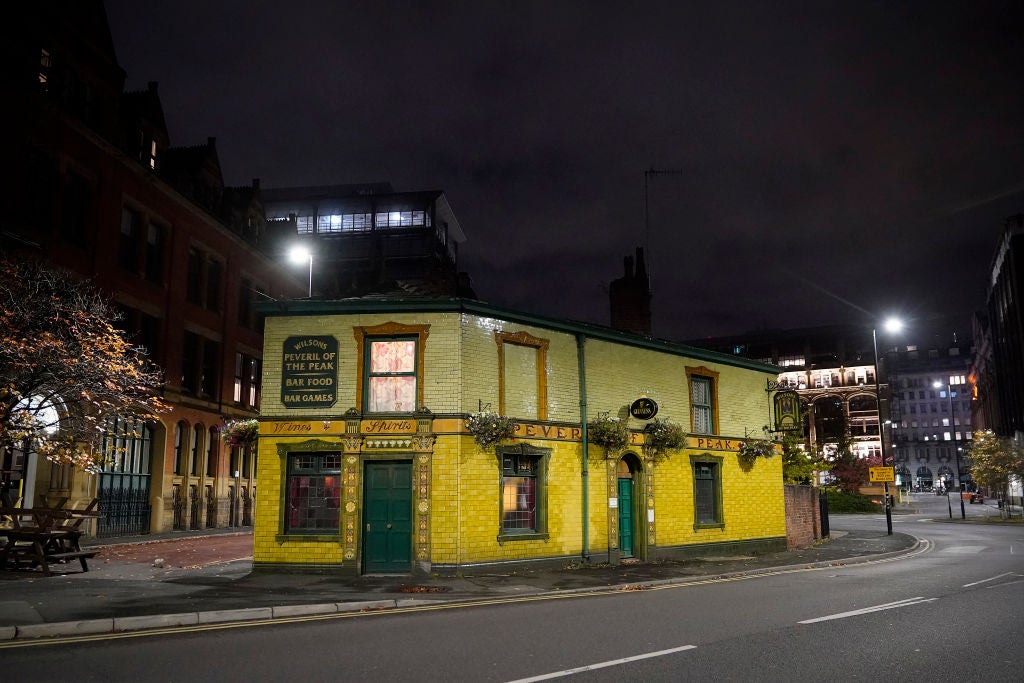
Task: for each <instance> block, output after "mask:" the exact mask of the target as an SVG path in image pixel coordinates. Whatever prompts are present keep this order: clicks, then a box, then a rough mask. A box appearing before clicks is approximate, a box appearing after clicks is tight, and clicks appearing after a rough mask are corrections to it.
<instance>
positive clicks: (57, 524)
mask: <svg viewBox="0 0 1024 683" xmlns="http://www.w3.org/2000/svg"><path fill="white" fill-rule="evenodd" d="M65 502H66V499H65V500H61V501H60V502H59V503H58V505H59V507H52V508H51V507H37V508H0V519H6V520H7V521H8V522H9V523H10V524H11V525H12V526H11V528H8V529H0V536H4V537H6V543H4V544H2V545H0V568H3V567H7V566H11V567H14V568H20V567H21V566H22V565H24V564H27V565H29V566H31V567H39V568H41V569H42V571H43V574H44V575H45V576H50V574H51V573H52V572H51V571H50V563H51V562H67V561H69V560H78V561H79V562H80V563H81V565H82V571H83V572H87V571H89V565H88V563H87V562H86V560H87V559H89V558H92V557H95V556H96V555H97V553H98V552H99V551H98V550H82V547H81V545H80V542H79V540H80V539H81V536H82V530H81V528H80V526H81V523H82V521H84V520H85V519H87V518H95V517H98V516H99V513H98V512H95V511H94V510H93V508H94V507H95V505H96V502H97V501H96V500H93V502H92V503H90V504H89V506H88V507H87V508H86V509H85V510H67V509H65V508H64V507H63V505H64V503H65ZM29 518H31V520H32V522H31V523H28V522H27V519H29Z"/></svg>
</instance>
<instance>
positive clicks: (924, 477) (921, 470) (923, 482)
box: [917, 465, 933, 491]
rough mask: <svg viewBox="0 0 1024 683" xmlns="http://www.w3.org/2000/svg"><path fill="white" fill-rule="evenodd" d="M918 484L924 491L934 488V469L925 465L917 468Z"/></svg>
mask: <svg viewBox="0 0 1024 683" xmlns="http://www.w3.org/2000/svg"><path fill="white" fill-rule="evenodd" d="M917 485H918V487H920V489H921V490H922V491H931V490H932V485H933V482H932V471H931V470H930V469H929V468H927V467H924V466H923V465H922V466H921V467H918V468H917Z"/></svg>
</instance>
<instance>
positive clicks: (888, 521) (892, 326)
mask: <svg viewBox="0 0 1024 683" xmlns="http://www.w3.org/2000/svg"><path fill="white" fill-rule="evenodd" d="M883 327H884V328H885V331H886V332H889V333H890V334H894V333H896V332H899V331H900V330H902V329H903V323H902V322H901V321H900V320H899V319H898V318H888V319H887V320H886V321H885V323H884V324H883ZM871 343H872V345H873V346H874V348H875V406H876V408H877V409H878V440H879V441H880V442H881V445H882V467H885V466H886V460H885V428H884V426H883V425H882V392H881V390H880V389H879V384H878V382H879V379H878V334H877V332H876V331H875V328H874V327H872V328H871ZM882 486H883V488H882V491H883V493H884V498H883V501H882V502H883V504H884V505H885V528H886V530H887V532H888V535H889V536H892V510H891V509H890V508H889V482H887V481H886V482H884V483H883V485H882Z"/></svg>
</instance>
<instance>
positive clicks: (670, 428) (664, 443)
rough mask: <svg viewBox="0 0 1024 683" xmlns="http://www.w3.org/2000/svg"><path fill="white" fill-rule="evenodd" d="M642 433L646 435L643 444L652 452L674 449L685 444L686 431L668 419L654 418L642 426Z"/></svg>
mask: <svg viewBox="0 0 1024 683" xmlns="http://www.w3.org/2000/svg"><path fill="white" fill-rule="evenodd" d="M644 434H645V435H646V437H647V438H646V443H645V446H646V447H647V450H648V451H650V452H651V453H654V454H658V453H664V452H665V451H669V450H675V449H677V448H682V447H683V446H685V445H686V432H684V431H683V428H682V427H681V426H679V425H677V424H676V423H675V422H670V421H669V420H660V419H658V418H654V419H653V420H652V421H651V422H649V423H648V424H647V426H646V427H644Z"/></svg>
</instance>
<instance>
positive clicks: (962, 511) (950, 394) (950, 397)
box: [932, 381, 967, 519]
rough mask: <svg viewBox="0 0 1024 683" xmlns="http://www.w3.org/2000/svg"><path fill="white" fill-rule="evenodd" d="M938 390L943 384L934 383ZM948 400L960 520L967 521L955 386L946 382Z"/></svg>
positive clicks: (951, 512) (951, 513)
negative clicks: (954, 398) (958, 445)
mask: <svg viewBox="0 0 1024 683" xmlns="http://www.w3.org/2000/svg"><path fill="white" fill-rule="evenodd" d="M932 386H933V387H935V388H936V389H941V388H942V382H939V381H936V382H933V383H932ZM946 398H947V399H948V400H949V431H951V432H952V433H953V453H954V454H955V455H956V482H957V484H958V486H957V487H956V488H957V495H959V496H960V519H967V510H965V509H964V475H963V471H962V470H961V469H960V449H959V448H958V447H957V445H956V415H954V414H953V386H952V385H951V384H950V383H949V382H946ZM949 518H950V519H953V509H952V508H950V510H949Z"/></svg>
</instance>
